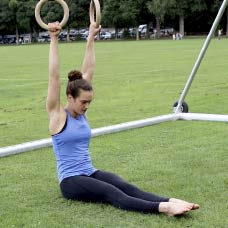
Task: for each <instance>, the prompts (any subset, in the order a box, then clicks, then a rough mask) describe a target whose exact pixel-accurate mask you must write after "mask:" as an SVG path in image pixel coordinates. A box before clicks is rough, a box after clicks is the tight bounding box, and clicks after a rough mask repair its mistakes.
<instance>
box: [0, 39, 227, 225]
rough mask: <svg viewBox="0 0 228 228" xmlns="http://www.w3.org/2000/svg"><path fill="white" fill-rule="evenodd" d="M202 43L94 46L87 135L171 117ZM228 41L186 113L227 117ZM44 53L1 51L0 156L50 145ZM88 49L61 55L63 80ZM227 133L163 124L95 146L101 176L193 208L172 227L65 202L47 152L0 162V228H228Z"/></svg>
mask: <svg viewBox="0 0 228 228" xmlns="http://www.w3.org/2000/svg"><path fill="white" fill-rule="evenodd" d="M203 42H204V40H203V39H192V40H183V41H180V42H178V41H177V42H176V41H171V40H169V41H168V40H164V41H140V42H136V41H131V42H97V43H96V60H97V64H96V73H95V79H94V88H95V100H94V102H93V103H92V105H91V108H90V111H89V113H88V117H89V120H90V124H91V127H92V128H96V127H101V126H107V125H111V124H115V123H121V122H126V121H131V120H138V119H143V118H147V117H152V116H157V115H161V114H167V113H171V112H172V105H173V103H174V102H175V101H176V100H178V98H179V96H180V93H181V92H182V90H183V88H184V85H185V83H186V81H187V79H188V76H189V73H190V71H191V69H192V67H193V65H194V63H195V60H196V57H197V56H198V54H199V51H200V48H201V47H202V44H203ZM227 45H228V40H227V39H223V40H221V41H217V40H215V39H214V40H213V41H212V43H211V45H210V47H209V49H208V52H207V54H206V56H205V58H204V60H203V62H202V65H201V67H200V69H199V72H198V74H197V75H196V78H195V80H194V82H193V84H192V87H191V89H190V91H189V93H188V95H187V97H186V102H187V103H188V104H189V107H190V112H200V113H218V114H227V113H228V101H227V90H228V74H227V57H228V56H227V49H226V47H227ZM48 48H49V46H48V45H30V46H8V47H6V46H0V54H1V56H2V58H1V62H0V66H1V68H0V69H1V76H0V92H1V99H0V146H1V147H2V146H7V145H13V144H17V143H22V142H26V141H31V140H36V139H41V138H47V137H49V135H48V127H47V126H48V118H47V114H46V112H45V99H46V92H47V69H48ZM84 48H85V43H70V44H61V45H60V54H61V78H62V101H63V102H64V98H65V94H64V93H65V85H66V82H67V81H66V76H65V75H66V74H67V72H68V71H69V70H70V69H74V68H76V67H77V68H80V66H81V63H82V59H83V53H84ZM227 126H228V125H227V123H214V122H213V123H211V122H200V121H194V122H191V121H190V122H185V121H178V122H168V123H163V124H160V125H154V126H151V127H146V128H142V129H135V130H131V131H126V132H121V133H118V134H113V135H107V136H102V137H98V138H94V139H93V140H92V143H91V148H90V150H91V155H92V158H93V162H94V165H95V166H96V167H97V168H100V169H105V170H110V171H113V172H115V173H118V174H119V175H121V176H123V177H124V178H126V179H127V180H129V181H130V182H132V183H134V184H136V185H138V186H140V187H141V188H143V189H145V190H147V191H153V192H157V193H159V194H161V195H165V196H172V197H178V198H184V199H187V200H190V201H195V202H197V203H199V204H200V205H201V209H200V210H198V211H195V212H191V213H189V214H188V215H186V216H182V217H178V218H168V217H165V216H163V215H145V214H140V213H134V212H126V211H122V210H119V209H116V208H113V207H111V206H107V205H100V204H88V203H81V202H71V201H66V200H64V199H63V198H62V197H61V194H60V191H59V188H58V183H57V178H56V168H55V160H54V156H53V152H52V149H51V148H47V149H42V150H38V151H33V152H29V153H26V154H21V155H16V156H10V157H6V158H1V159H0V187H1V194H0V201H1V204H0V227H12V226H14V227H159V228H160V227H224V228H225V227H227V226H228V223H227V217H228V208H227V198H228V191H227V189H228V181H227V180H228V178H227V177H228V174H227V164H228V156H227V146H228V142H227V140H226V137H227V133H228V130H227Z"/></svg>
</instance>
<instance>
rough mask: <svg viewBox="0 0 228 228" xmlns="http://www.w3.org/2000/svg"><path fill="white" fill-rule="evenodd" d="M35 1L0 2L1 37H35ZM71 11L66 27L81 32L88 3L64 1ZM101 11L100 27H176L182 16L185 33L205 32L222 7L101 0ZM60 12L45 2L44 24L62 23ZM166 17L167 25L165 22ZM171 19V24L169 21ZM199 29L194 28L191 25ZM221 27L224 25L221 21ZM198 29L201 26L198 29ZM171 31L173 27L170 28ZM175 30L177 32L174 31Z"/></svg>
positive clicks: (181, 1)
mask: <svg viewBox="0 0 228 228" xmlns="http://www.w3.org/2000/svg"><path fill="white" fill-rule="evenodd" d="M37 2H38V0H27V1H26V0H1V1H0V8H1V11H0V34H16V33H17V31H18V33H20V34H21V33H31V34H33V36H37V33H38V31H41V29H40V28H39V27H38V25H37V23H36V21H35V17H34V9H35V6H36V3H37ZM66 2H67V4H68V6H69V8H70V18H69V21H68V24H67V29H68V31H69V30H70V28H84V27H88V24H89V4H90V0H66ZM100 3H101V10H102V26H103V27H114V28H116V29H120V28H121V29H122V28H130V27H137V26H138V25H139V24H154V23H153V22H155V18H156V20H157V27H158V25H159V26H160V25H165V24H167V22H168V24H170V23H172V24H173V25H175V17H176V16H183V17H185V18H187V20H190V21H192V22H191V23H187V26H191V27H187V29H188V30H194V29H196V28H197V29H198V30H201V31H205V30H207V29H208V25H209V26H210V25H211V21H212V20H213V18H214V16H215V15H214V14H215V12H216V11H217V10H218V7H219V6H220V5H221V1H217V0H216V1H213V2H209V1H206V0H200V1H198V0H191V1H189V0H179V1H177V0H170V1H168V0H119V1H115V0H100ZM203 12H204V13H205V12H207V14H206V15H207V23H205V21H204V20H202V21H201V22H200V23H199V22H198V21H196V19H197V18H198V16H195V15H202V13H203ZM62 13H63V12H62V9H61V7H60V5H59V4H56V3H53V2H47V3H46V4H45V6H44V7H43V8H42V18H43V20H44V21H45V22H50V21H55V20H61V19H62V16H63V15H62ZM167 17H168V21H166V18H167ZM170 18H172V21H170ZM194 23H195V24H196V23H197V25H198V26H193V24H194ZM222 23H223V26H222V27H224V28H225V25H226V24H227V22H226V20H223V21H222ZM199 25H200V26H199ZM173 27H174V26H173ZM176 29H178V28H176Z"/></svg>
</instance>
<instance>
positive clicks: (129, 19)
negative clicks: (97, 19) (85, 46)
mask: <svg viewBox="0 0 228 228" xmlns="http://www.w3.org/2000/svg"><path fill="white" fill-rule="evenodd" d="M136 16H137V6H136V4H135V1H132V0H119V1H116V0H106V1H104V5H103V12H102V24H103V25H104V26H113V27H115V31H116V34H117V33H118V29H120V28H129V27H131V26H134V25H135V24H136Z"/></svg>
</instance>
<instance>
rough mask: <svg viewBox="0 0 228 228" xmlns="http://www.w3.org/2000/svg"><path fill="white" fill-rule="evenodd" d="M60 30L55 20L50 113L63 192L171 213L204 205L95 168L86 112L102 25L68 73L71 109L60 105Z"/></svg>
mask: <svg viewBox="0 0 228 228" xmlns="http://www.w3.org/2000/svg"><path fill="white" fill-rule="evenodd" d="M60 31H61V27H60V26H59V23H58V22H56V23H51V24H49V34H50V37H51V43H50V53H49V85H48V95H47V112H48V115H49V120H50V122H49V131H50V133H51V135H52V140H53V149H54V153H55V156H56V161H57V171H58V179H59V183H60V189H61V192H62V194H63V196H64V197H65V198H67V199H72V200H82V201H89V202H103V203H109V204H112V205H114V206H116V207H119V208H122V209H125V210H133V211H140V212H145V213H157V212H161V213H165V214H167V215H169V216H173V215H179V214H184V213H186V212H188V211H190V210H194V209H198V208H199V205H197V204H194V203H188V202H186V201H183V200H179V199H175V198H164V197H160V196H157V195H155V194H152V193H147V192H144V191H142V190H140V189H138V188H137V187H135V186H133V185H131V184H129V183H127V182H126V181H124V180H123V179H121V178H120V177H119V176H117V175H115V174H113V173H110V172H105V171H102V170H97V169H95V168H94V166H93V165H92V162H91V158H90V155H89V150H88V148H89V141H90V138H91V129H90V127H89V125H88V122H87V119H86V116H85V113H86V111H87V109H88V108H89V105H90V103H91V101H92V100H93V88H92V85H91V83H92V79H93V73H94V65H95V54H94V37H95V36H96V35H97V34H98V32H99V31H100V28H96V27H95V24H91V25H90V28H89V36H88V39H87V44H86V51H85V58H84V62H83V66H82V72H79V71H71V72H70V73H69V74H68V79H69V81H68V85H67V89H66V96H67V104H66V106H65V107H63V106H62V105H61V103H60V85H61V83H60V77H59V53H58V35H59V33H60Z"/></svg>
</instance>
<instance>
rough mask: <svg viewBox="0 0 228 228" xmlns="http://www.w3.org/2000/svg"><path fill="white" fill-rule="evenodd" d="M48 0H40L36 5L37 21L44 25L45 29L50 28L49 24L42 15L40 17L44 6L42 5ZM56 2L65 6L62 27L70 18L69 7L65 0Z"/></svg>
mask: <svg viewBox="0 0 228 228" xmlns="http://www.w3.org/2000/svg"><path fill="white" fill-rule="evenodd" d="M47 1H48V0H40V1H39V2H38V3H37V5H36V8H35V17H36V21H37V23H38V24H39V25H40V27H42V28H43V29H45V30H49V28H48V25H47V24H45V23H44V22H43V21H42V19H41V17H40V10H41V8H42V6H43V5H44V3H46V2H47ZM55 1H56V2H58V3H59V4H60V5H61V6H62V8H63V11H64V17H63V20H62V21H61V23H60V26H61V28H62V27H63V26H64V25H65V24H66V23H67V21H68V18H69V8H68V6H67V4H66V2H65V1H64V0H55Z"/></svg>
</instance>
